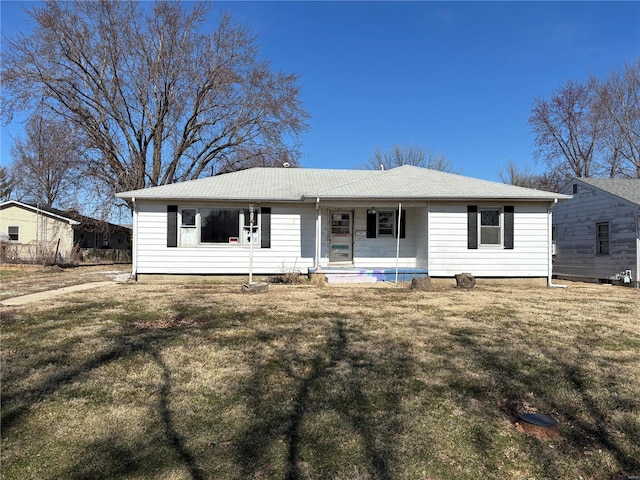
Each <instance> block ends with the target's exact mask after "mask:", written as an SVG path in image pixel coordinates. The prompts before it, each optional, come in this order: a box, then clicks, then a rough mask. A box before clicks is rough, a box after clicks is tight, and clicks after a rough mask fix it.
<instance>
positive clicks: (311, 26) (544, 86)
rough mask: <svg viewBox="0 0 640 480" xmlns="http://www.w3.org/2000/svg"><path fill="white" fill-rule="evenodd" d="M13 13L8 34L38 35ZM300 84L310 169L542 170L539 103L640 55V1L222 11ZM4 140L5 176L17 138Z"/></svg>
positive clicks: (222, 5) (254, 5) (216, 8)
mask: <svg viewBox="0 0 640 480" xmlns="http://www.w3.org/2000/svg"><path fill="white" fill-rule="evenodd" d="M24 4H26V3H25V2H6V1H3V2H1V6H0V8H1V13H2V33H3V35H9V36H13V35H15V33H16V31H17V30H20V29H25V28H28V24H27V23H26V16H25V15H24V14H23V13H22V11H21V7H22V5H24ZM220 11H230V12H232V13H233V16H234V18H235V19H236V21H239V22H243V23H245V24H246V25H247V26H248V27H249V28H251V29H252V30H253V31H254V32H255V33H256V34H257V35H258V44H259V46H260V48H261V56H263V57H264V58H267V59H270V60H271V62H272V65H273V67H274V68H278V69H281V70H284V71H286V72H296V73H298V74H299V75H300V81H301V85H302V90H301V96H302V101H303V103H304V106H305V108H306V109H307V110H308V111H309V113H310V114H311V119H310V126H311V129H310V130H309V132H308V133H306V134H305V135H304V137H303V138H302V143H303V145H302V151H303V157H302V165H303V166H304V167H308V168H357V167H358V166H360V165H362V164H363V163H364V162H366V160H367V158H368V156H369V155H370V154H371V152H372V151H373V150H374V149H375V148H376V147H378V148H382V149H389V148H391V147H392V146H393V145H395V144H401V145H409V144H415V145H421V146H423V147H425V148H426V149H429V150H433V151H434V152H435V153H442V154H444V155H445V156H446V157H447V158H449V159H450V160H451V162H452V164H453V167H454V169H455V170H456V171H457V172H459V173H461V174H464V175H469V176H473V177H477V178H484V179H487V180H499V177H498V174H497V172H498V170H499V169H500V168H502V167H503V166H504V165H505V164H506V163H507V162H508V161H509V159H512V160H513V161H514V162H516V163H517V164H520V165H525V164H526V165H530V166H531V167H532V168H534V169H539V168H540V167H538V166H536V165H535V164H534V163H533V137H532V136H531V135H530V133H529V126H528V124H527V119H528V117H529V114H530V109H531V105H532V102H533V100H534V99H535V98H536V97H537V96H541V97H545V98H548V97H549V96H550V95H551V93H552V91H553V90H554V89H556V88H558V87H560V86H561V85H563V84H564V83H565V82H567V81H568V80H570V79H572V80H578V81H583V80H586V78H587V77H588V75H589V74H594V75H596V76H598V77H604V76H606V75H607V74H608V72H609V71H610V70H611V69H620V68H621V67H622V66H623V64H624V62H630V61H632V60H634V59H636V58H638V56H640V2H445V1H440V2H418V1H412V2H367V1H357V2H340V1H334V2H302V1H298V2H284V1H282V2H269V1H264V2H242V1H237V2H216V3H214V4H213V10H212V12H211V16H212V19H215V18H217V17H218V15H219V12H220ZM19 132H20V125H19V122H14V123H13V124H11V125H8V126H3V128H2V164H3V165H5V164H7V163H8V161H7V159H8V158H10V157H9V145H10V140H9V133H12V134H14V135H16V134H19Z"/></svg>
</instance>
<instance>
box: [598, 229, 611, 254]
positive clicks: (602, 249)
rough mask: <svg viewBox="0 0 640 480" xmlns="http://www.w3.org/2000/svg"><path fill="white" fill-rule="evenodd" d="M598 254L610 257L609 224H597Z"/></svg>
mask: <svg viewBox="0 0 640 480" xmlns="http://www.w3.org/2000/svg"><path fill="white" fill-rule="evenodd" d="M596 254H597V255H609V222H601V223H596Z"/></svg>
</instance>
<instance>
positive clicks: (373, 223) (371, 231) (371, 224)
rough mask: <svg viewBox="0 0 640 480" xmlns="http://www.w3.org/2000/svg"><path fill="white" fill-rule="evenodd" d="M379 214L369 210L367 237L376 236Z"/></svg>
mask: <svg viewBox="0 0 640 480" xmlns="http://www.w3.org/2000/svg"><path fill="white" fill-rule="evenodd" d="M377 223H378V222H377V216H376V214H375V213H370V212H369V211H367V238H376V230H377V227H378V225H377Z"/></svg>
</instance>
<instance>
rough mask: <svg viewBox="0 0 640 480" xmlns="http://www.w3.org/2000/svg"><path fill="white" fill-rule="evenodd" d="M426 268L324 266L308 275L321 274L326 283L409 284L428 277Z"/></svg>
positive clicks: (312, 270)
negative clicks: (414, 280) (418, 278)
mask: <svg viewBox="0 0 640 480" xmlns="http://www.w3.org/2000/svg"><path fill="white" fill-rule="evenodd" d="M428 273H429V272H428V270H427V269H426V268H417V267H398V268H397V269H396V268H388V267H380V268H374V267H371V268H363V267H349V266H342V265H341V266H325V267H320V268H310V269H309V275H315V274H323V275H324V276H325V278H326V281H327V283H376V282H389V283H395V282H396V281H397V282H410V281H411V280H413V279H414V278H417V277H424V276H426V275H428Z"/></svg>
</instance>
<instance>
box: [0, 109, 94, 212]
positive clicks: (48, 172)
mask: <svg viewBox="0 0 640 480" xmlns="http://www.w3.org/2000/svg"><path fill="white" fill-rule="evenodd" d="M11 155H12V157H13V159H14V163H13V165H12V168H11V173H12V177H13V179H14V189H15V194H16V197H17V198H18V199H19V200H27V201H32V202H34V203H38V204H40V205H43V206H47V207H53V206H63V207H68V206H69V203H70V202H75V197H76V194H77V191H78V187H79V185H80V178H81V177H80V170H79V168H78V166H79V164H80V163H81V158H82V155H83V147H82V144H81V137H80V136H79V135H78V134H77V132H75V131H74V128H73V126H71V125H69V124H67V123H66V122H64V121H63V120H60V119H59V118H52V117H51V116H49V115H47V114H46V113H45V112H44V111H42V110H40V111H38V112H36V113H35V114H34V115H32V116H31V117H30V118H29V120H28V121H27V123H26V126H25V137H23V138H17V139H14V140H13V145H12V146H11Z"/></svg>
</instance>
